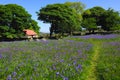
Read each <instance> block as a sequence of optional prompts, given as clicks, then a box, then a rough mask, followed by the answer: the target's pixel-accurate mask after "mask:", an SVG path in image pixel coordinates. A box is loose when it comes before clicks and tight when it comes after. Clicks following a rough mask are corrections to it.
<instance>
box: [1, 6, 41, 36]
mask: <svg viewBox="0 0 120 80" xmlns="http://www.w3.org/2000/svg"><path fill="white" fill-rule="evenodd" d="M24 29H33V30H35V31H36V32H37V33H38V32H39V26H38V25H37V22H36V21H35V20H33V19H31V15H30V14H29V13H28V12H27V11H26V10H25V9H24V8H23V7H22V6H19V5H17V4H7V5H0V37H2V38H21V37H23V35H24V33H23V30H24Z"/></svg>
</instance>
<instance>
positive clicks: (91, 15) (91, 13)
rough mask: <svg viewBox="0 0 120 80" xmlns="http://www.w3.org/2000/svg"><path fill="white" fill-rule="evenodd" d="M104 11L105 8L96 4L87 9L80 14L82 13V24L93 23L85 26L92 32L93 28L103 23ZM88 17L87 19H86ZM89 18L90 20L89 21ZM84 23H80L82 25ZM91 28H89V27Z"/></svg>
mask: <svg viewBox="0 0 120 80" xmlns="http://www.w3.org/2000/svg"><path fill="white" fill-rule="evenodd" d="M104 13H105V9H103V8H102V7H99V6H96V7H93V8H91V9H87V10H86V11H85V12H84V13H83V14H82V15H83V23H82V24H84V25H87V24H90V25H93V24H94V25H93V26H91V27H89V26H90V25H88V26H85V28H87V29H88V30H92V31H93V33H94V30H96V29H97V26H102V25H103V22H104V21H103V19H104V18H103V14H104ZM87 19H88V20H87ZM90 20H91V21H90ZM84 25H82V26H83V27H84ZM90 28H91V29H90Z"/></svg>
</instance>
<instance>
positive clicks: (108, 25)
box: [102, 8, 120, 31]
mask: <svg viewBox="0 0 120 80" xmlns="http://www.w3.org/2000/svg"><path fill="white" fill-rule="evenodd" d="M103 17H104V19H103V21H104V23H103V26H102V29H104V30H106V31H114V30H120V16H119V12H117V11H114V10H113V9H111V8H109V9H108V10H106V13H105V14H104V15H103Z"/></svg>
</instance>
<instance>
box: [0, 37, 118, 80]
mask: <svg viewBox="0 0 120 80" xmlns="http://www.w3.org/2000/svg"><path fill="white" fill-rule="evenodd" d="M98 36H99V35H98ZM119 42H120V36H117V37H115V38H109V39H108V38H102V39H100V38H98V37H97V38H93V36H92V38H87V39H85V38H81V37H68V38H65V39H63V40H47V41H42V40H41V41H31V42H25V41H18V42H17V41H16V42H0V44H1V45H0V80H5V79H6V80H8V78H9V79H12V80H15V79H17V80H31V79H32V80H51V79H52V80H119V79H120V77H119V74H120V71H119V70H120V54H119V52H120V43H119Z"/></svg>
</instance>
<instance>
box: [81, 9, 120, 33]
mask: <svg viewBox="0 0 120 80" xmlns="http://www.w3.org/2000/svg"><path fill="white" fill-rule="evenodd" d="M82 15H83V23H84V22H85V21H84V20H86V19H89V18H94V19H95V20H96V25H97V26H102V29H103V30H106V31H115V30H120V16H119V12H117V11H114V10H113V9H108V10H105V9H103V8H102V7H93V8H91V9H87V10H86V11H85V12H84V13H83V14H82ZM88 21H89V20H88Z"/></svg>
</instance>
